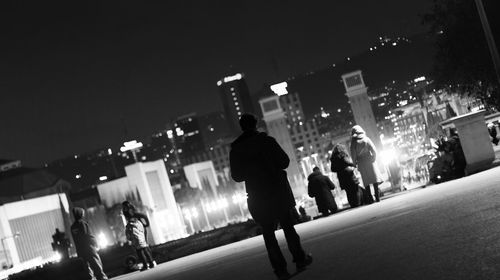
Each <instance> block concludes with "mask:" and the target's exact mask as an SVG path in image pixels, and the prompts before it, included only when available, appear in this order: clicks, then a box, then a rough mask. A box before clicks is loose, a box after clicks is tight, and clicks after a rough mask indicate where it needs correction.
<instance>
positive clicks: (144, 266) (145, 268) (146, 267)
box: [141, 265, 149, 271]
mask: <svg viewBox="0 0 500 280" xmlns="http://www.w3.org/2000/svg"><path fill="white" fill-rule="evenodd" d="M148 269H149V267H148V266H147V265H143V266H142V267H141V271H145V270H148Z"/></svg>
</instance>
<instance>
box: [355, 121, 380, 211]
mask: <svg viewBox="0 0 500 280" xmlns="http://www.w3.org/2000/svg"><path fill="white" fill-rule="evenodd" d="M351 136H352V137H351V157H352V161H353V163H354V164H355V165H357V167H358V170H359V173H361V179H363V185H365V192H364V200H365V203H367V204H370V203H373V197H372V193H371V189H370V185H373V190H374V192H375V200H376V201H377V202H379V201H380V191H379V189H378V185H379V184H380V183H382V178H381V175H380V171H379V170H378V167H377V164H376V163H375V159H376V158H377V150H376V148H375V145H373V142H372V140H370V138H368V136H366V134H365V131H364V130H363V128H361V126H359V125H355V126H353V127H352V130H351Z"/></svg>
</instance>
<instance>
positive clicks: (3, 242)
mask: <svg viewBox="0 0 500 280" xmlns="http://www.w3.org/2000/svg"><path fill="white" fill-rule="evenodd" d="M20 235H21V233H19V231H18V232H16V233H15V234H14V235H9V236H4V237H2V249H3V253H4V255H5V262H6V264H7V267H9V257H8V255H7V250H5V240H6V239H9V238H18V237H19V236H20Z"/></svg>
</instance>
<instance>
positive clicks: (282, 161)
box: [268, 136, 290, 170]
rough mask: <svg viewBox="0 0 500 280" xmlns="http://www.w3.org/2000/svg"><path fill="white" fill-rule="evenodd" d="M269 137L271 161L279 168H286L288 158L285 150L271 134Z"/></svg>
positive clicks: (288, 162) (288, 161)
mask: <svg viewBox="0 0 500 280" xmlns="http://www.w3.org/2000/svg"><path fill="white" fill-rule="evenodd" d="M268 138H269V141H268V143H269V146H268V147H269V149H268V151H269V153H270V156H271V159H272V160H273V162H274V163H275V164H276V166H277V167H278V168H279V169H282V170H283V169H286V168H287V167H288V165H289V164H290V158H289V157H288V155H287V154H286V152H285V151H284V150H283V148H281V146H280V145H279V144H278V142H276V139H274V138H273V137H271V136H268Z"/></svg>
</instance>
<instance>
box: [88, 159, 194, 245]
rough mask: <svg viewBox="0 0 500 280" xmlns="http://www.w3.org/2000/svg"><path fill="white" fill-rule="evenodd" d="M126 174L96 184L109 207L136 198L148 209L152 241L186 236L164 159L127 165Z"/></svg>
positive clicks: (157, 241) (102, 198)
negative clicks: (129, 198)
mask: <svg viewBox="0 0 500 280" xmlns="http://www.w3.org/2000/svg"><path fill="white" fill-rule="evenodd" d="M125 172H126V174H127V176H126V177H123V178H120V179H117V180H113V181H109V182H106V183H104V184H100V185H99V186H97V190H98V192H99V196H100V198H101V201H102V203H103V204H104V205H105V206H106V207H112V206H113V205H116V204H119V203H122V202H123V201H124V200H126V199H127V197H131V196H132V197H134V196H138V197H137V198H138V199H139V200H140V201H141V202H142V204H143V205H144V206H145V207H146V209H148V211H147V213H146V214H147V215H148V217H149V220H150V222H151V225H150V227H151V234H152V237H153V240H152V243H153V244H161V243H165V242H167V241H170V240H175V239H179V238H182V237H185V236H186V235H187V234H186V229H185V225H184V222H183V219H182V217H181V213H180V212H179V210H178V207H177V203H176V202H175V198H174V193H173V190H172V186H171V185H170V180H169V179H168V176H167V172H166V169H165V164H164V162H163V161H162V160H157V161H154V162H139V163H135V164H132V165H129V166H126V167H125Z"/></svg>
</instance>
